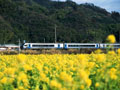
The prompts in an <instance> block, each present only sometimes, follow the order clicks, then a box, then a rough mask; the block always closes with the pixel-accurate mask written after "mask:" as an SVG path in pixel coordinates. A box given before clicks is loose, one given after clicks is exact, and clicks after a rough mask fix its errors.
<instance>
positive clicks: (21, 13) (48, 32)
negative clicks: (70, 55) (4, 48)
mask: <svg viewBox="0 0 120 90" xmlns="http://www.w3.org/2000/svg"><path fill="white" fill-rule="evenodd" d="M55 25H56V26H57V28H56V29H57V42H82V43H84V42H98V43H99V42H104V41H105V38H106V36H107V35H109V34H114V35H115V36H116V38H117V42H118V41H119V34H120V13H118V12H115V11H114V12H112V13H109V12H107V11H106V10H105V9H103V8H100V7H97V6H95V5H93V4H88V3H86V4H80V5H78V4H76V3H75V2H73V1H70V0H67V1H66V2H57V1H50V0H0V43H1V44H3V43H18V39H21V40H26V41H27V42H51V43H52V42H54V31H55Z"/></svg>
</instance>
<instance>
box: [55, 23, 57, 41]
mask: <svg viewBox="0 0 120 90" xmlns="http://www.w3.org/2000/svg"><path fill="white" fill-rule="evenodd" d="M56 28H57V26H56V24H55V43H56V42H57V35H56Z"/></svg>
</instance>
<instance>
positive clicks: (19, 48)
mask: <svg viewBox="0 0 120 90" xmlns="http://www.w3.org/2000/svg"><path fill="white" fill-rule="evenodd" d="M20 51H21V49H20V39H19V54H20Z"/></svg>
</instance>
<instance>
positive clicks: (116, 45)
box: [100, 43, 120, 48]
mask: <svg viewBox="0 0 120 90" xmlns="http://www.w3.org/2000/svg"><path fill="white" fill-rule="evenodd" d="M100 48H120V44H118V43H115V44H106V43H104V44H100Z"/></svg>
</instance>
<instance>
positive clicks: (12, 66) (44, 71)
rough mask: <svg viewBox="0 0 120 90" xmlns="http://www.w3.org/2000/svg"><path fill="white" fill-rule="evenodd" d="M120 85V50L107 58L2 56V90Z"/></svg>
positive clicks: (115, 89) (117, 89)
mask: <svg viewBox="0 0 120 90" xmlns="http://www.w3.org/2000/svg"><path fill="white" fill-rule="evenodd" d="M100 52H101V51H100ZM119 84H120V49H118V51H117V53H115V52H113V51H110V52H108V53H107V54H103V53H95V54H94V53H92V54H77V55H74V54H71V55H68V54H55V55H47V54H41V55H23V54H19V55H0V90H120V86H119Z"/></svg>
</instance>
